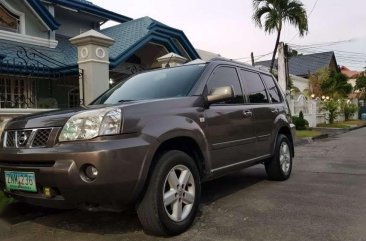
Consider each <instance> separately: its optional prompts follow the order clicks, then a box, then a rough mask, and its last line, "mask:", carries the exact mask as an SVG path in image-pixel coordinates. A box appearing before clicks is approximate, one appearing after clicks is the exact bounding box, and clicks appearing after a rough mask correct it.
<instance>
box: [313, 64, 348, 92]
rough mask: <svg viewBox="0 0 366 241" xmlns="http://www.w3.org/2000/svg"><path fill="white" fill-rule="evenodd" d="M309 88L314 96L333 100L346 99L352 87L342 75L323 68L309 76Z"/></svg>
mask: <svg viewBox="0 0 366 241" xmlns="http://www.w3.org/2000/svg"><path fill="white" fill-rule="evenodd" d="M309 88H310V91H311V93H312V94H314V95H315V96H318V97H321V96H323V95H324V96H329V97H332V98H335V99H339V98H344V97H347V95H348V94H350V93H351V92H352V85H351V84H348V78H347V77H346V76H345V75H343V74H342V73H338V72H335V71H333V70H330V69H329V68H324V69H321V70H319V71H317V72H316V73H315V74H313V75H311V76H310V78H309Z"/></svg>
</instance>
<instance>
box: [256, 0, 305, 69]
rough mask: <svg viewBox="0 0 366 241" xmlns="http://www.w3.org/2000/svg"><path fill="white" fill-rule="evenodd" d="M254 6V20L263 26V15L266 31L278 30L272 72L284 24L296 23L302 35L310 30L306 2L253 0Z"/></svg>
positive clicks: (295, 0)
mask: <svg viewBox="0 0 366 241" xmlns="http://www.w3.org/2000/svg"><path fill="white" fill-rule="evenodd" d="M253 8H254V14H253V20H254V21H255V23H256V25H258V26H259V27H260V28H262V27H263V24H262V17H264V18H265V19H264V31H265V32H268V33H269V34H271V33H273V32H275V31H277V40H276V45H275V49H274V51H273V56H272V62H271V68H270V71H271V72H272V70H273V65H274V61H275V58H276V53H277V49H278V44H279V42H280V38H281V31H282V27H283V24H284V23H285V22H289V23H290V24H292V25H295V27H297V29H298V30H299V34H300V36H301V37H302V36H304V35H305V34H307V32H308V17H307V14H306V10H305V8H304V4H303V3H301V2H300V1H298V0H253Z"/></svg>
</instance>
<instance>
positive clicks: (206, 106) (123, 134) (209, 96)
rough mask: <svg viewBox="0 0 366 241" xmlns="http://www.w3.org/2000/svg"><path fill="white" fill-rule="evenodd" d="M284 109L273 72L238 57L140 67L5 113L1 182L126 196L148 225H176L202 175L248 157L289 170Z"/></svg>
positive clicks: (28, 190) (89, 204)
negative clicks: (102, 84)
mask: <svg viewBox="0 0 366 241" xmlns="http://www.w3.org/2000/svg"><path fill="white" fill-rule="evenodd" d="M290 119H291V115H290V111H289V108H288V105H287V103H286V101H285V98H284V95H283V94H282V92H281V91H280V89H279V87H278V85H277V83H276V81H275V79H274V78H273V76H272V75H270V74H269V73H268V72H264V71H261V70H258V69H256V68H252V67H250V66H247V65H243V64H242V63H236V62H233V61H229V60H225V59H213V60H211V61H209V62H207V63H203V64H191V65H184V66H180V67H175V68H166V69H159V70H153V71H149V72H144V73H141V74H138V75H135V76H133V77H131V78H130V79H128V80H126V81H124V82H123V83H120V84H118V85H116V86H115V87H114V88H112V89H110V90H108V91H107V92H105V93H104V94H102V95H101V96H100V97H99V98H97V99H96V100H95V101H94V102H93V103H91V105H89V106H86V107H80V108H77V109H69V110H57V111H52V112H47V113H40V114H35V115H28V116H21V117H18V118H15V119H12V120H11V121H9V122H8V123H6V124H4V123H3V131H2V133H1V147H0V186H1V188H2V190H4V192H5V193H6V194H7V195H9V196H11V197H13V198H15V199H16V200H19V201H22V202H27V203H30V204H33V205H40V206H46V207H52V208H62V209H70V208H84V209H87V210H103V209H122V208H124V207H128V206H131V205H133V206H135V207H136V210H137V214H138V217H139V219H140V221H141V224H142V226H143V228H144V230H145V231H146V232H148V233H151V234H155V235H176V234H179V233H181V232H183V231H185V230H187V229H188V228H189V226H190V225H191V224H192V222H193V220H194V218H195V216H196V213H197V209H198V206H199V203H200V193H201V183H202V182H205V181H209V180H212V179H214V178H218V177H220V176H222V175H225V174H228V173H230V172H233V171H237V170H239V169H242V168H246V167H249V166H253V165H256V164H264V166H265V169H266V172H267V174H268V177H269V179H271V180H277V181H283V180H286V179H288V178H289V176H290V173H291V168H292V158H293V156H294V145H293V131H294V125H293V124H291V121H290Z"/></svg>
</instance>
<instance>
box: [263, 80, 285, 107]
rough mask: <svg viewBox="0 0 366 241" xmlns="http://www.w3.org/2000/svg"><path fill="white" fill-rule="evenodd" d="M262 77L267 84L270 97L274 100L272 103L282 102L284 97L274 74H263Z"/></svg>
mask: <svg viewBox="0 0 366 241" xmlns="http://www.w3.org/2000/svg"><path fill="white" fill-rule="evenodd" d="M262 78H263V81H264V83H265V84H266V86H267V89H268V94H269V98H270V99H271V100H272V103H281V102H282V98H281V94H280V90H279V89H278V86H277V85H276V83H275V80H274V79H273V78H272V76H269V75H266V74H262Z"/></svg>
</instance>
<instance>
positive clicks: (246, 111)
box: [243, 110, 253, 118]
mask: <svg viewBox="0 0 366 241" xmlns="http://www.w3.org/2000/svg"><path fill="white" fill-rule="evenodd" d="M243 116H244V118H251V117H252V116H253V112H252V111H251V110H244V111H243Z"/></svg>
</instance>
